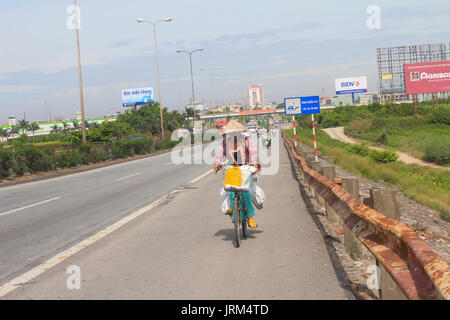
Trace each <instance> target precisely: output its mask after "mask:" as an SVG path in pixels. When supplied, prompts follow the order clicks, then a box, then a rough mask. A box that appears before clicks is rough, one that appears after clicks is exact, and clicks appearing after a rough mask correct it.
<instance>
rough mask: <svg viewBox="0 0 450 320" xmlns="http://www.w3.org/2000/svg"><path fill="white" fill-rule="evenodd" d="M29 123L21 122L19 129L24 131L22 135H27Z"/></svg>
mask: <svg viewBox="0 0 450 320" xmlns="http://www.w3.org/2000/svg"><path fill="white" fill-rule="evenodd" d="M28 126H29V122H28V121H26V120H25V119H23V120H19V128H20V129H21V130H22V133H25V130H27V129H28Z"/></svg>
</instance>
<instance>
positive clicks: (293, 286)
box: [0, 146, 353, 299]
mask: <svg viewBox="0 0 450 320" xmlns="http://www.w3.org/2000/svg"><path fill="white" fill-rule="evenodd" d="M167 162H168V161H167V158H166V156H161V157H159V158H156V159H146V160H141V161H139V162H136V163H128V164H124V165H121V166H120V167H117V168H110V169H102V170H99V171H97V172H90V173H83V174H82V175H77V176H73V177H65V178H61V179H54V180H52V181H47V182H40V183H39V184H35V185H34V186H32V185H24V186H18V187H14V188H9V189H5V190H0V196H1V197H2V198H1V199H2V200H3V199H6V198H7V197H10V198H11V197H13V196H14V197H15V199H19V198H20V195H21V194H23V193H24V192H36V194H33V199H32V200H30V199H29V198H28V201H25V202H22V203H21V204H20V205H26V204H27V203H28V202H33V201H41V200H43V199H44V200H45V199H46V198H52V197H55V196H59V195H60V196H61V199H59V200H55V201H53V202H49V203H46V204H43V205H42V207H35V209H33V210H31V209H30V210H28V209H27V210H28V211H24V212H20V213H17V214H11V215H7V216H2V217H0V223H1V225H2V229H1V231H0V243H1V247H0V248H1V249H0V250H1V252H2V256H4V255H5V253H7V254H6V255H5V256H6V258H7V260H6V264H4V265H2V266H1V268H2V269H1V272H2V274H3V273H4V272H8V275H11V274H12V273H17V271H18V269H19V268H18V265H17V264H19V265H21V266H22V270H23V269H24V268H25V267H26V266H27V262H26V259H27V258H28V257H29V256H32V258H33V257H34V260H33V261H34V262H36V259H37V260H39V259H40V258H39V257H40V256H39V254H40V255H42V254H43V253H45V254H47V255H48V254H50V252H55V251H57V248H58V247H61V246H64V244H65V245H67V244H68V243H69V242H75V241H77V240H78V239H82V238H83V237H85V236H86V234H87V233H88V232H87V231H86V228H87V229H89V230H93V229H95V228H98V225H100V224H102V225H107V224H109V223H111V221H112V220H114V219H117V218H118V217H119V216H124V215H126V214H127V213H129V212H131V211H133V210H134V209H136V208H139V207H142V206H143V205H144V204H146V203H148V202H149V201H151V200H150V197H151V196H153V195H155V193H158V194H159V195H162V194H163V193H165V192H167V191H169V190H170V189H173V188H174V187H175V186H176V185H182V184H183V183H185V182H186V181H188V180H189V179H192V178H193V177H194V176H198V175H199V174H200V173H202V172H204V171H206V170H205V168H204V167H202V166H200V167H189V168H187V167H183V166H181V167H176V166H170V165H168V166H167V167H165V164H166V163H167ZM109 170H112V172H111V171H109ZM134 172H143V174H142V177H141V176H134V177H132V178H129V179H125V180H122V181H120V182H114V181H116V180H117V179H119V178H120V177H126V176H127V175H132V174H133V173H134ZM111 175H113V176H111ZM222 179H223V177H222V175H220V174H219V175H213V174H211V175H208V176H206V177H205V178H204V179H202V180H200V181H198V182H196V183H194V184H192V185H188V186H187V187H185V188H180V190H179V192H177V193H175V194H173V195H172V196H171V197H170V198H169V199H168V200H167V201H165V202H164V203H163V204H162V205H160V206H158V207H156V208H153V209H152V210H150V211H148V212H146V213H145V214H143V215H141V216H139V217H137V218H136V219H134V220H132V221H131V222H129V223H128V224H126V225H124V226H123V227H121V228H120V229H118V230H116V231H115V232H113V233H111V234H109V235H107V236H105V237H104V238H102V239H100V240H98V241H97V242H95V243H93V244H92V245H90V246H88V247H86V248H84V249H83V250H81V251H79V252H78V253H76V254H74V255H73V256H71V257H68V258H67V259H65V260H64V261H63V262H61V263H59V264H58V265H56V266H54V267H53V268H51V269H50V270H47V271H46V272H44V273H42V274H41V275H39V276H38V277H36V278H35V279H33V280H32V281H30V282H28V283H26V284H23V285H20V286H19V287H18V288H17V289H15V290H14V291H12V292H11V293H9V294H8V295H6V296H4V297H3V299H353V296H352V294H351V293H350V292H348V291H347V290H345V289H343V288H342V287H341V284H340V282H339V280H338V276H337V274H336V272H335V269H334V267H333V265H332V262H331V260H330V257H329V255H328V252H327V249H326V246H325V243H324V241H323V238H322V236H321V235H320V232H319V230H318V228H317V226H316V225H315V223H314V221H313V219H312V217H311V216H310V214H309V213H308V211H307V208H306V205H305V203H304V201H303V199H302V198H301V195H300V192H299V187H298V183H297V182H296V180H295V179H294V178H293V175H292V170H291V164H290V162H289V159H288V156H287V152H286V150H285V148H284V146H281V147H280V170H279V172H278V174H276V175H273V176H262V177H261V179H260V181H259V182H258V183H259V185H260V186H262V188H263V189H264V191H265V193H266V203H265V207H264V209H262V210H259V211H258V214H257V216H256V221H257V222H258V223H259V228H258V229H257V230H251V231H250V236H249V238H248V239H245V240H243V241H242V244H241V247H240V248H235V247H234V245H233V234H234V229H233V225H232V223H231V220H230V218H228V217H226V216H224V215H223V214H222V213H221V212H220V211H219V205H220V202H221V197H220V195H219V189H220V185H221V183H222ZM69 182H70V184H71V185H73V189H65V188H64V187H63V186H64V185H67V184H69ZM23 188H24V189H23ZM27 188H33V189H32V190H30V189H27ZM49 190H53V191H52V192H53V193H51V192H50V193H49ZM71 190H72V191H71ZM75 190H76V192H78V193H76V194H71V193H70V192H74V191H75ZM6 193H8V194H6ZM156 197H157V196H156V195H155V197H154V198H156ZM17 206H18V204H15V205H14V206H13V205H10V206H9V207H8V208H6V209H5V210H10V209H11V208H15V207H17ZM38 208H39V210H38ZM5 223H8V226H9V227H5ZM5 241H6V243H5ZM38 252H39V253H38ZM2 261H3V259H2ZM71 265H76V266H79V267H80V270H81V279H82V280H81V288H80V289H79V290H76V289H75V290H69V289H68V288H67V285H66V283H67V279H68V277H69V275H68V274H67V272H66V271H67V268H68V267H69V266H71ZM3 279H5V277H3Z"/></svg>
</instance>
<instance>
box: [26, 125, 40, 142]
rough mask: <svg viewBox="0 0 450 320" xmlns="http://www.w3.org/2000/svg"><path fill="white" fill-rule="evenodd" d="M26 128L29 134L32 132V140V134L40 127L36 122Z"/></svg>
mask: <svg viewBox="0 0 450 320" xmlns="http://www.w3.org/2000/svg"><path fill="white" fill-rule="evenodd" d="M28 128H29V130H30V131H31V132H33V140H34V133H35V132H36V131H38V130H39V129H40V128H41V127H40V126H39V125H38V124H37V123H36V122H33V123H31V124H30V125H29V126H28Z"/></svg>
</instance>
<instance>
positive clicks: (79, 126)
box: [72, 121, 81, 131]
mask: <svg viewBox="0 0 450 320" xmlns="http://www.w3.org/2000/svg"><path fill="white" fill-rule="evenodd" d="M72 125H73V130H75V131H80V130H81V124H80V123H79V122H78V121H73V122H72Z"/></svg>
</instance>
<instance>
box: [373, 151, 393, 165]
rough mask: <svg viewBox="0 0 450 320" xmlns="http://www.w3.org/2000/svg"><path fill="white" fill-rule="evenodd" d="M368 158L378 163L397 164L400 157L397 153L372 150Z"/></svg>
mask: <svg viewBox="0 0 450 320" xmlns="http://www.w3.org/2000/svg"><path fill="white" fill-rule="evenodd" d="M368 157H369V158H370V159H372V160H374V161H376V162H382V163H389V162H395V161H397V159H398V155H397V154H396V153H395V152H392V151H389V150H383V151H378V150H370V151H369V154H368Z"/></svg>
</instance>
